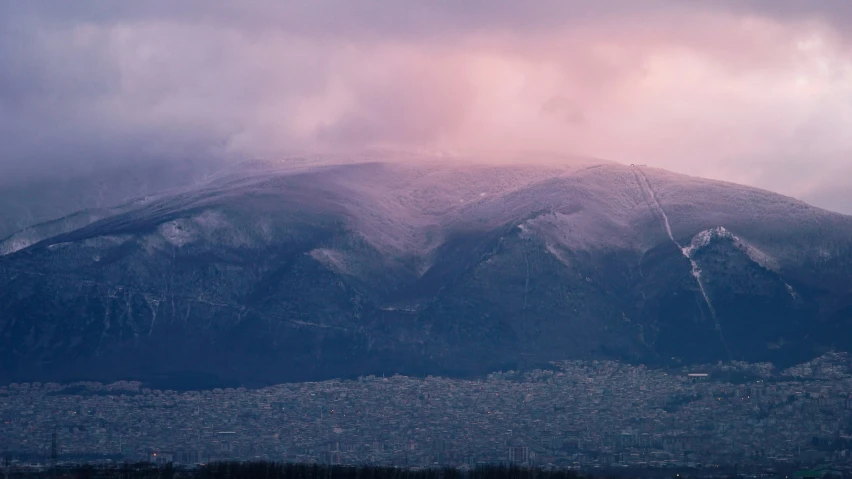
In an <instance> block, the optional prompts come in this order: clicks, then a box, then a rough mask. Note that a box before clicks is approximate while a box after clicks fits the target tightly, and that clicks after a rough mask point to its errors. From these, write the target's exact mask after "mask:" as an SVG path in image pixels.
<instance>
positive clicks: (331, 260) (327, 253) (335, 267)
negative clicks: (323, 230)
mask: <svg viewBox="0 0 852 479" xmlns="http://www.w3.org/2000/svg"><path fill="white" fill-rule="evenodd" d="M308 254H309V255H310V256H311V258H313V259H315V260H317V261H318V262H319V263H320V264H322V265H323V266H325V267H326V268H328V269H330V270H332V271H334V272H335V273H347V272H348V271H349V268H348V265H347V264H346V259H345V258H344V257H343V253H341V252H340V251H335V250H333V249H328V248H316V249H313V250H311V251H310V252H309V253H308Z"/></svg>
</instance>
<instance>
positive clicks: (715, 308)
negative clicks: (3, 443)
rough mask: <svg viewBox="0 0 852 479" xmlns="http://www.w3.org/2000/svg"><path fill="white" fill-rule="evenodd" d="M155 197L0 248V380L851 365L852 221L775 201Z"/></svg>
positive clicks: (373, 171)
mask: <svg viewBox="0 0 852 479" xmlns="http://www.w3.org/2000/svg"><path fill="white" fill-rule="evenodd" d="M160 184H162V185H164V187H163V190H166V189H167V188H171V190H170V191H168V192H161V193H159V194H156V195H151V196H149V197H147V198H146V197H142V198H137V199H134V200H132V201H126V202H124V203H123V204H110V205H109V207H108V208H95V209H82V208H81V211H76V212H73V213H71V212H70V211H62V212H63V213H69V215H68V216H65V217H63V218H61V219H59V220H54V221H50V222H47V223H42V224H38V225H34V226H29V227H28V228H27V229H25V230H22V231H19V232H17V233H15V234H12V235H10V236H8V237H7V238H6V239H5V240H3V241H2V242H0V254H2V256H0V311H2V315H0V379H2V380H3V381H12V380H27V381H35V380H38V381H48V380H54V381H70V380H79V379H91V380H101V381H108V380H113V379H140V380H143V381H147V382H150V383H152V384H159V385H169V386H170V387H176V386H177V387H193V386H194V385H204V386H208V385H221V384H246V385H248V384H252V385H258V384H269V383H276V382H284V381H296V380H318V379H324V378H330V377H341V376H344V377H346V376H355V375H362V374H371V373H393V372H400V373H405V374H412V375H424V374H447V375H471V374H481V373H485V372H488V371H492V370H497V369H501V368H508V367H513V368H514V367H518V366H540V365H544V364H546V363H547V362H549V361H554V360H563V359H576V358H617V359H623V360H628V361H632V362H643V363H649V364H671V363H678V364H682V363H687V364H688V363H707V362H715V361H720V360H730V359H742V360H749V361H765V360H770V361H774V362H776V363H779V364H792V363H795V362H798V361H800V360H803V359H807V358H810V357H813V356H815V355H818V354H820V353H822V352H824V351H826V350H829V349H832V348H837V349H843V350H848V349H849V348H850V346H852V344H850V343H852V338H850V336H849V335H848V334H846V333H845V332H846V331H848V328H849V327H850V326H852V217H849V216H844V215H840V214H836V213H831V212H828V211H825V210H821V209H818V208H814V207H812V206H809V205H807V204H805V203H803V202H801V201H798V200H795V199H792V198H789V197H785V196H781V195H778V194H775V193H771V192H768V191H763V190H758V189H754V188H749V187H744V186H739V185H736V184H732V183H724V182H719V181H711V180H704V179H699V178H693V177H688V176H683V175H678V174H674V173H670V172H667V171H664V170H660V169H655V168H649V167H645V166H632V165H629V166H628V165H620V164H614V163H606V162H602V161H599V160H591V159H582V160H575V161H572V162H561V163H552V164H549V165H545V164H530V163H526V164H523V165H515V164H512V163H500V164H488V163H485V162H480V163H464V162H451V161H429V160H428V159H427V160H422V161H420V160H418V161H402V162H399V161H396V162H395V161H385V160H384V159H383V158H382V157H363V158H362V157H358V158H354V157H353V158H349V159H348V160H347V161H331V162H325V163H324V164H313V163H310V162H308V163H304V164H303V163H299V162H292V161H291V162H268V161H267V162H264V161H257V162H249V163H243V164H240V165H238V166H233V167H230V168H228V169H225V170H223V171H221V172H219V173H217V174H215V175H212V176H210V177H209V178H208V180H207V181H206V182H203V183H202V184H197V185H193V182H192V181H184V180H183V179H181V178H179V177H172V178H170V179H168V180H164V181H163V182H162V183H160ZM114 191H117V190H114ZM127 192H128V191H126V189H125V191H124V193H127ZM3 194H8V193H3ZM119 196H120V195H119ZM115 197H118V196H115ZM125 199H128V200H129V196H128V197H127V198H122V200H125ZM115 203H118V202H115ZM73 206H74V204H68V205H67V207H68V208H71V207H73ZM80 206H84V207H90V208H91V207H92V206H98V205H97V204H91V203H85V202H83V203H81V204H80ZM53 211H58V210H53ZM47 216H49V215H47Z"/></svg>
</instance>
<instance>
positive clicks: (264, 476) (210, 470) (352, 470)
mask: <svg viewBox="0 0 852 479" xmlns="http://www.w3.org/2000/svg"><path fill="white" fill-rule="evenodd" d="M6 473H7V476H6V477H7V478H8V479H13V478H14V479H17V478H22V479H23V478H51V479H53V478H55V479H113V478H115V479H178V478H185V479H579V478H580V477H581V476H580V475H579V474H577V473H576V472H574V471H570V470H544V469H538V468H526V467H515V466H479V467H476V468H473V469H470V470H460V469H455V468H423V469H411V468H396V467H376V466H357V467H356V466H337V465H319V464H292V463H275V462H219V463H212V464H208V465H205V466H200V467H193V468H184V467H179V466H174V465H172V464H165V465H153V464H121V465H80V466H74V467H65V468H59V469H58V470H51V469H44V470H26V469H20V470H16V471H11V472H10V471H8V470H7V471H6Z"/></svg>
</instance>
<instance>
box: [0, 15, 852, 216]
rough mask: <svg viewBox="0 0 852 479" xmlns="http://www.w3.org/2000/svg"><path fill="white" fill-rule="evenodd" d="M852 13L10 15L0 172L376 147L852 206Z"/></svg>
mask: <svg viewBox="0 0 852 479" xmlns="http://www.w3.org/2000/svg"><path fill="white" fill-rule="evenodd" d="M849 32H852V2H850V1H848V0H837V1H828V0H825V1H819V0H807V1H805V0H771V1H770V0H766V1H762V0H730V1H727V0H714V1H712V2H710V1H706V2H705V1H698V0H694V1H693V0H647V1H646V0H624V1H606V0H598V1H596V2H590V1H570V0H553V1H529V2H519V1H516V0H491V1H485V0H470V1H464V2H461V1H454V0H452V1H451V0H430V1H426V0H424V1H402V0H400V1H393V2H391V1H381V0H356V1H352V0H305V1H301V0H288V1H251V0H250V1H241V2H230V1H228V2H225V1H211V0H184V1H181V2H172V1H156V0H148V1H145V2H112V1H109V2H107V1H94V0H92V1H79V2H76V1H75V2H61V1H54V2H49V1H38V0H30V1H26V2H2V3H0V64H2V65H3V67H2V68H0V171H4V170H5V171H6V172H7V174H6V175H0V176H5V177H6V179H8V178H12V177H14V176H15V175H17V174H26V175H29V176H32V175H37V174H41V173H42V172H47V171H50V170H51V169H52V166H53V165H55V164H57V163H62V164H64V165H65V166H68V165H71V166H73V165H74V164H77V163H81V164H82V163H86V162H92V161H109V162H120V161H146V159H150V158H172V157H174V158H183V157H199V156H210V157H224V158H244V157H247V156H260V155H262V156H275V155H280V154H286V153H290V152H300V151H301V152H304V151H310V152H315V151H327V150H328V151H340V150H343V151H346V150H354V149H361V148H368V147H376V146H386V147H398V148H404V149H416V150H417V151H426V152H432V151H434V152H460V153H467V152H475V153H478V154H482V153H483V152H484V153H488V152H492V151H500V152H505V151H521V152H523V151H552V152H556V153H567V154H582V155H589V156H596V157H601V158H605V159H609V160H614V161H620V162H623V163H646V164H649V165H654V166H660V167H663V168H668V169H671V170H674V171H678V172H683V173H688V174H693V175H700V176H706V177H713V178H720V179H725V180H730V181H735V182H739V183H745V184H750V185H755V186H760V187H763V188H767V189H771V190H775V191H779V192H781V193H785V194H790V195H793V196H796V197H799V198H802V199H805V200H806V201H810V202H812V203H814V204H816V205H818V206H823V207H826V208H829V209H833V210H836V211H842V212H846V213H852V193H849V192H850V191H852V134H850V133H849V132H852V33H849Z"/></svg>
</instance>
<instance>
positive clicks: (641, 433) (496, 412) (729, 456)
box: [0, 353, 852, 468]
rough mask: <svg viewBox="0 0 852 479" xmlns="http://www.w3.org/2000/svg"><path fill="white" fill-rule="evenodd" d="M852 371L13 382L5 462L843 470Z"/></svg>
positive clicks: (727, 369)
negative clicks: (190, 383)
mask: <svg viewBox="0 0 852 479" xmlns="http://www.w3.org/2000/svg"><path fill="white" fill-rule="evenodd" d="M850 366H852V365H851V364H850V359H849V358H848V356H847V355H845V354H841V353H830V354H826V355H824V356H821V357H819V358H817V359H815V360H813V361H810V362H808V363H805V364H802V365H799V366H796V367H793V368H790V369H787V370H784V371H778V370H776V369H774V368H773V366H772V365H771V364H768V363H761V364H751V363H740V362H733V363H725V364H719V365H715V366H712V367H706V368H694V367H692V368H683V369H679V370H659V369H651V368H647V367H644V366H635V365H629V364H624V363H619V362H613V361H570V362H559V363H554V364H553V367H552V368H550V369H546V370H534V371H526V372H514V371H509V372H502V373H495V374H491V375H489V376H488V377H487V378H483V379H479V380H461V379H451V378H443V377H427V378H413V377H405V376H392V377H381V376H369V377H363V378H359V379H356V380H330V381H323V382H312V383H298V384H282V385H278V386H274V387H267V388H264V389H253V390H246V389H244V388H234V389H230V388H229V389H213V390H206V391H181V392H178V391H169V390H151V389H148V388H145V387H143V386H142V385H140V384H139V383H135V382H118V383H113V384H108V385H104V384H99V383H75V384H70V385H69V384H65V385H60V384H55V383H46V384H39V383H32V384H10V385H7V386H4V387H0V425H2V428H0V429H2V434H0V454H3V453H4V451H5V454H6V456H7V457H12V458H13V459H15V458H20V457H28V458H29V459H26V460H28V461H31V462H38V461H43V462H46V461H49V460H58V461H59V462H62V461H68V462H71V461H78V460H80V458H87V457H88V458H90V459H91V458H92V457H95V458H97V457H108V458H111V460H121V461H135V460H147V461H152V462H175V463H186V464H196V463H205V462H208V461H216V460H227V459H241V460H273V461H293V462H322V463H331V464H362V463H370V464H377V465H407V466H431V465H436V464H437V465H448V466H466V465H475V464H478V463H519V464H528V465H540V466H558V467H577V468H583V467H595V466H601V467H617V466H624V467H667V466H672V467H714V465H730V464H738V465H743V466H748V465H751V466H760V465H768V466H771V465H777V464H779V463H789V464H803V463H805V464H814V463H826V464H834V465H836V466H837V467H844V466H845V467H848V466H849V465H850V464H852V457H850V456H852V451H851V450H850V448H852V438H850V437H849V434H850V433H851V432H852V396H850V394H851V393H852V374H850V370H851V369H852V368H850ZM15 460H21V459H15Z"/></svg>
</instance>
